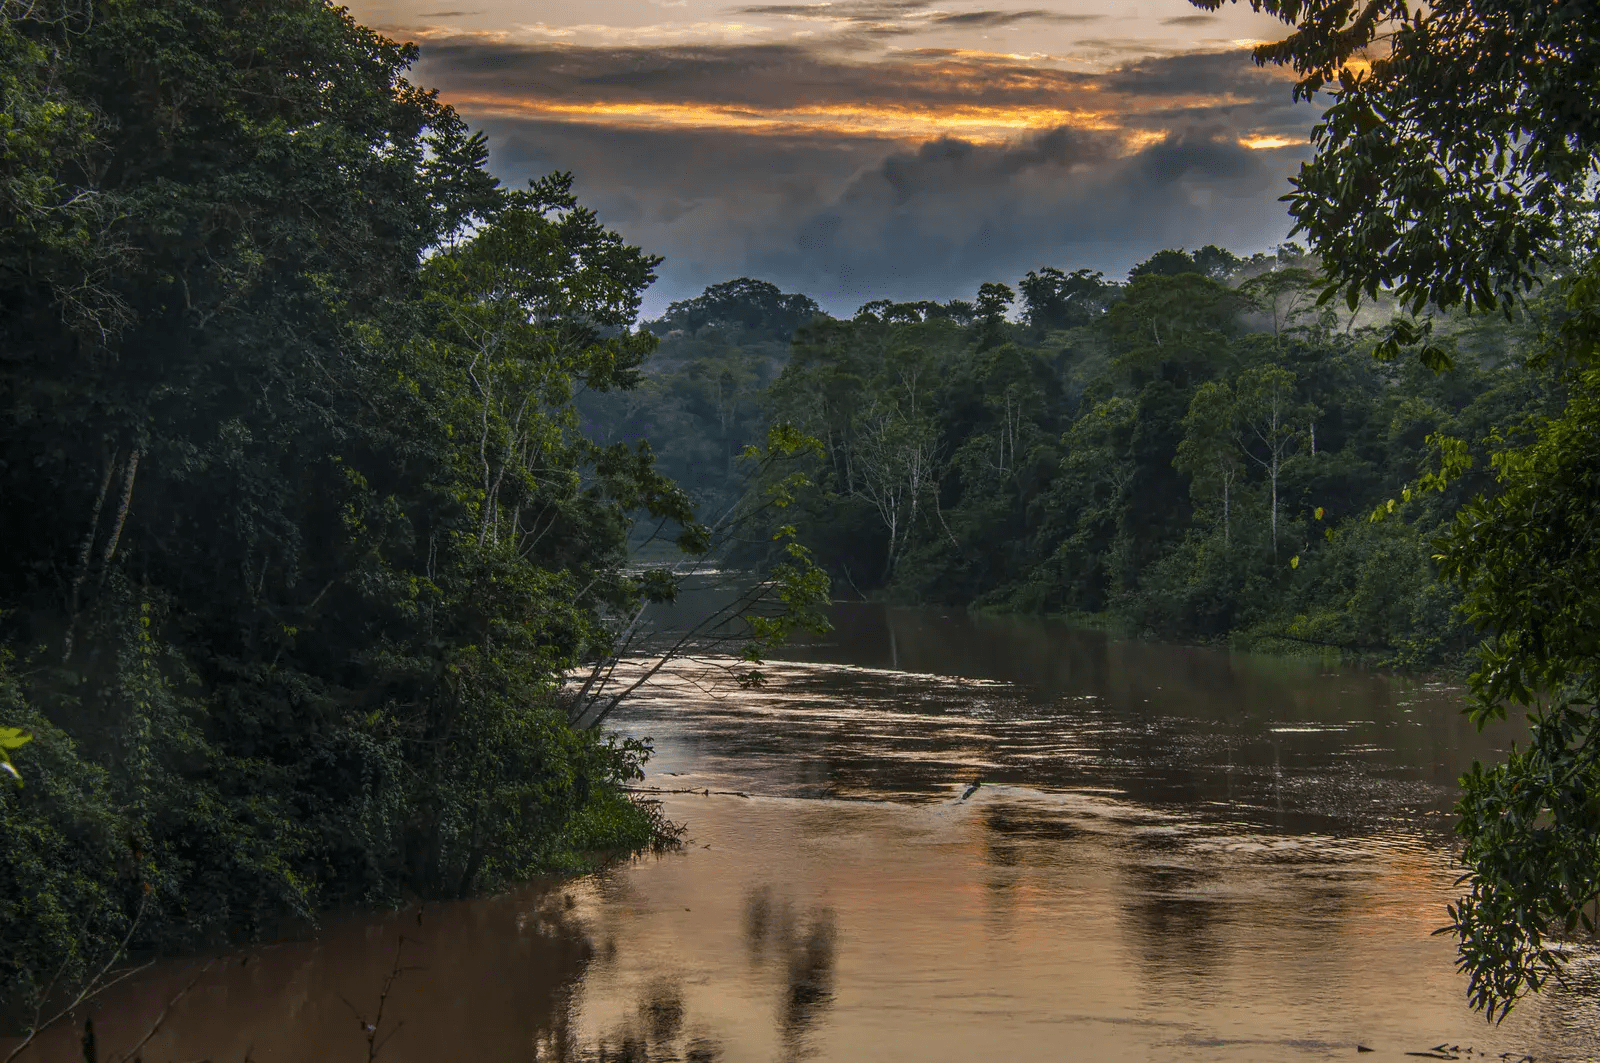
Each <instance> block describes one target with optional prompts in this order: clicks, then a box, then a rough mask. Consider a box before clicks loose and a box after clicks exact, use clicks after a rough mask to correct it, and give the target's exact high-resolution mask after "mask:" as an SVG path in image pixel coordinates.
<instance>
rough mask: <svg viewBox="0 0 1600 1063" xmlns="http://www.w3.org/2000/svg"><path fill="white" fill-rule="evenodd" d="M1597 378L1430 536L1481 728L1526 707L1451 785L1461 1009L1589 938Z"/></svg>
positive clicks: (1596, 646)
mask: <svg viewBox="0 0 1600 1063" xmlns="http://www.w3.org/2000/svg"><path fill="white" fill-rule="evenodd" d="M1597 416H1600V371H1597V370H1593V369H1588V370H1584V371H1582V372H1580V373H1578V374H1577V375H1576V376H1575V378H1574V379H1573V380H1572V382H1571V386H1570V390H1569V398H1568V403H1567V406H1566V408H1565V410H1564V411H1563V412H1562V413H1561V415H1560V416H1558V417H1554V418H1550V419H1547V420H1545V421H1544V422H1543V423H1542V424H1541V425H1540V426H1539V428H1538V430H1537V432H1536V434H1535V436H1534V438H1533V439H1532V440H1531V441H1530V442H1529V443H1528V444H1526V445H1525V446H1521V447H1515V448H1508V449H1505V450H1501V451H1500V452H1498V453H1496V454H1495V455H1494V456H1493V459H1492V462H1493V466H1494V469H1495V473H1496V476H1497V478H1498V480H1499V482H1500V490H1499V492H1498V493H1497V494H1495V495H1493V496H1492V497H1485V496H1478V497H1476V498H1474V499H1472V500H1471V501H1469V502H1468V503H1467V504H1466V505H1465V506H1463V507H1462V509H1461V511H1460V513H1459V514H1458V515H1457V516H1456V518H1455V520H1454V521H1453V522H1452V524H1451V525H1450V527H1449V529H1448V532H1447V534H1446V535H1445V536H1444V537H1443V539H1442V540H1441V542H1440V545H1439V551H1440V553H1439V559H1440V567H1441V569H1442V570H1443V571H1444V572H1445V573H1446V574H1447V575H1448V576H1449V577H1451V578H1452V579H1453V580H1455V581H1456V582H1457V583H1458V584H1459V585H1460V586H1461V587H1462V589H1463V591H1464V595H1465V597H1464V610H1465V612H1466V614H1467V616H1468V617H1469V618H1470V619H1471V620H1472V622H1473V623H1474V624H1475V625H1476V626H1477V627H1479V628H1481V629H1484V630H1486V631H1487V632H1488V638H1487V639H1486V641H1485V642H1484V644H1483V647H1482V649H1481V650H1480V652H1479V654H1478V667H1477V669H1476V670H1475V671H1474V672H1473V674H1472V677H1471V687H1472V693H1473V698H1474V703H1473V706H1472V712H1473V715H1474V716H1475V718H1477V719H1478V720H1480V721H1482V720H1485V719H1488V718H1490V717H1494V716H1501V717H1503V716H1504V715H1505V713H1506V709H1507V706H1519V707H1527V708H1528V709H1529V710H1530V712H1529V719H1530V722H1531V723H1532V727H1533V730H1532V733H1531V735H1530V739H1529V743H1528V746H1527V747H1526V748H1525V749H1519V750H1513V752H1512V754H1511V755H1510V756H1509V757H1508V758H1507V760H1506V761H1505V762H1504V763H1502V764H1498V765H1494V766H1492V767H1488V768H1485V767H1482V766H1478V767H1475V768H1474V770H1473V771H1472V772H1471V773H1470V774H1468V775H1467V776H1466V778H1465V779H1463V787H1464V794H1463V796H1462V799H1461V802H1460V805H1459V812H1460V814H1461V817H1462V819H1461V828H1460V829H1461V832H1462V834H1463V835H1464V836H1465V838H1466V839H1467V848H1466V851H1465V853H1464V854H1463V859H1464V861H1465V862H1466V863H1467V865H1468V866H1469V867H1470V868H1471V869H1472V873H1471V875H1470V876H1469V878H1468V882H1469V884H1470V892H1469V894H1468V895H1467V896H1466V897H1464V898H1463V899H1462V900H1461V901H1460V902H1459V903H1458V904H1457V905H1456V906H1455V907H1454V908H1452V911H1451V914H1452V916H1453V920H1454V925H1453V929H1454V931H1455V932H1456V933H1457V934H1458V935H1459V936H1460V938H1461V964H1462V966H1463V968H1464V969H1465V970H1466V971H1467V972H1468V973H1469V975H1470V976H1471V988H1470V992H1471V995H1472V999H1473V1003H1474V1005H1475V1006H1478V1007H1481V1008H1484V1009H1485V1010H1487V1011H1488V1012H1489V1014H1491V1015H1496V1014H1498V1015H1504V1014H1505V1012H1506V1011H1507V1010H1508V1009H1509V1008H1510V1006H1511V1005H1512V1004H1513V1003H1514V1002H1515V1001H1516V1000H1517V998H1518V997H1520V996H1521V995H1523V994H1524V993H1526V992H1529V991H1533V990H1537V989H1538V988H1539V987H1540V986H1541V985H1542V984H1543V983H1544V982H1545V981H1547V980H1548V979H1549V978H1551V977H1553V976H1555V975H1556V973H1557V972H1558V970H1559V967H1560V964H1561V961H1562V953H1561V942H1562V940H1563V939H1567V938H1570V937H1571V936H1572V935H1573V934H1574V932H1575V931H1577V930H1579V929H1582V930H1585V931H1589V932H1593V931H1594V930H1595V929H1596V928H1595V926H1594V919H1593V916H1592V915H1591V914H1590V913H1589V912H1588V911H1586V910H1585V908H1586V906H1591V905H1592V902H1593V901H1594V898H1595V896H1596V894H1597V893H1600V847H1597V845H1596V841H1595V839H1596V838H1600V802H1597V798H1596V795H1597V794H1600V762H1597V758H1596V749H1597V748H1600V747H1597V744H1596V735H1595V729H1596V727H1597V726H1600V724H1597V718H1596V714H1595V712H1594V706H1595V704H1596V696H1597V694H1600V687H1597V685H1596V684H1597V677H1600V668H1597V665H1600V641H1597V635H1596V620H1597V610H1600V602H1597V600H1596V597H1595V595H1594V594H1593V593H1592V588H1593V587H1594V586H1595V580H1596V579H1597V578H1600V553H1597V552H1596V551H1595V550H1594V549H1593V546H1592V544H1593V541H1594V537H1595V535H1596V533H1597V531H1600V493H1597V491H1596V487H1595V485H1596V483H1597V482H1600V481H1597V476H1596V473H1597V470H1600V445H1597V439H1600V435H1597V433H1596V431H1595V423H1596V418H1597Z"/></svg>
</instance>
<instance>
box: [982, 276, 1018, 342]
mask: <svg viewBox="0 0 1600 1063" xmlns="http://www.w3.org/2000/svg"><path fill="white" fill-rule="evenodd" d="M1016 298H1017V294H1016V293H1015V292H1013V291H1012V290H1011V286H1010V285H1008V284H999V283H997V282H994V281H986V282H984V283H983V284H980V285H978V301H977V304H976V309H975V312H976V315H977V318H978V328H979V330H980V332H981V334H982V338H981V339H980V340H979V346H980V347H992V346H994V345H995V344H997V343H1000V342H1001V341H1002V340H1003V339H1004V337H1005V324H1006V311H1008V310H1009V309H1010V308H1011V304H1012V303H1013V302H1014V301H1015V300H1016Z"/></svg>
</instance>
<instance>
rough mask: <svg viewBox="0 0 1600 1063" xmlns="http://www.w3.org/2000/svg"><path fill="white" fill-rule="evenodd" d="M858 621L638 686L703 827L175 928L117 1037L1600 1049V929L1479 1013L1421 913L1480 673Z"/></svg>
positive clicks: (1053, 628)
mask: <svg viewBox="0 0 1600 1063" xmlns="http://www.w3.org/2000/svg"><path fill="white" fill-rule="evenodd" d="M835 620H836V624H837V630H836V632H835V633H834V635H833V636H831V637H830V639H829V640H828V641H827V642H826V643H823V644H818V645H810V646H804V647H799V648H797V649H795V650H794V651H792V653H791V654H790V656H792V657H794V658H795V660H793V661H788V662H783V663H777V664H774V665H772V666H771V667H770V668H769V669H768V677H769V683H768V685H767V686H766V687H765V688H763V689H761V690H759V691H741V690H739V689H738V688H737V687H732V686H730V685H729V684H728V683H727V682H726V681H725V680H724V679H723V678H722V672H721V671H720V670H719V669H718V668H717V667H716V666H715V665H716V662H712V661H707V662H701V663H698V664H685V665H683V666H682V667H681V668H679V669H677V670H676V672H675V673H674V674H673V675H671V676H669V677H666V678H665V679H664V681H662V682H660V683H658V684H656V685H654V686H653V687H651V688H647V692H646V693H645V694H644V695H643V696H642V697H641V698H640V699H639V700H638V701H637V702H635V703H634V704H633V705H631V706H630V707H628V708H626V709H624V710H622V711H619V713H618V715H617V716H616V717H614V719H613V721H612V723H613V725H614V726H615V727H616V728H617V729H619V730H620V731H623V732H625V733H628V734H632V735H637V736H641V737H643V736H649V737H652V738H653V739H654V740H655V746H656V750H657V754H656V756H655V758H654V759H653V760H652V761H651V763H650V766H649V769H650V774H649V777H648V778H647V779H646V780H645V783H644V785H645V786H647V787H654V788H656V789H658V790H662V791H680V792H670V793H663V794H661V795H660V796H661V799H662V800H663V801H664V802H665V808H666V811H667V813H668V814H669V815H670V816H671V817H672V818H673V819H674V820H676V821H678V822H680V823H682V824H684V825H685V826H686V827H687V839H688V842H687V844H686V845H685V847H684V849H683V851H681V852H678V853H674V854H669V855H666V856H661V857H648V858H644V859H640V860H636V861H633V862H629V863H623V864H619V865H617V866H614V867H612V868H611V869H609V870H607V871H604V872H601V873H598V874H595V875H590V876H587V877H584V878H580V879H574V880H567V881H559V882H543V883H534V884H530V885H528V886H527V887H524V888H523V889H520V890H517V891H514V892H511V893H508V894H503V895H499V896H495V897H490V898H485V899H481V900H474V901H465V902H460V903H453V904H439V905H429V906H427V907H425V908H422V909H415V908H414V909H410V910H407V911H402V912H396V913H387V914H381V915H369V916H361V917H330V918H329V919H327V920H326V921H325V922H324V924H323V926H322V927H321V928H320V929H319V930H318V931H317V932H316V933H315V934H312V935H308V936H307V937H305V938H304V939H303V940H296V941H291V942H287V943H283V944H277V945H272V946H267V947H258V948H252V949H246V950H240V951H236V952H231V953H227V954H222V955H217V956H203V957H195V958H192V959H184V960H175V961H170V962H165V963H162V964H159V965H157V966H155V967H153V968H151V969H149V970H148V971H145V972H143V973H141V974H140V975H139V976H137V977H136V978H133V979H130V980H129V981H127V982H125V983H122V984H120V985H118V986H116V987H114V988H113V989H112V990H111V991H110V992H108V993H107V994H106V995H105V996H104V997H103V998H101V999H100V1000H99V1001H98V1002H97V1003H96V1004H95V1005H94V1006H93V1008H92V1011H93V1014H94V1018H95V1025H96V1034H97V1040H98V1044H99V1050H100V1059H102V1060H117V1059H119V1058H120V1057H121V1056H122V1055H124V1054H127V1053H128V1052H129V1051H130V1050H131V1049H132V1047H133V1046H134V1045H136V1044H138V1043H139V1042H140V1040H141V1038H144V1037H146V1035H147V1033H148V1032H149V1031H150V1030H151V1029H152V1027H155V1028H156V1029H155V1033H154V1034H153V1035H151V1036H149V1038H148V1040H146V1041H145V1043H144V1046H143V1048H142V1049H141V1050H140V1052H139V1057H140V1058H142V1060H144V1063H181V1061H191V1060H211V1061H214V1063H242V1061H244V1060H254V1061H256V1063H268V1061H277V1060H329V1061H352V1063H359V1061H362V1060H384V1061H388V1063H411V1061H416V1063H423V1061H430V1063H440V1061H452V1060H462V1061H482V1063H499V1061H506V1063H510V1061H518V1063H533V1061H544V1060H549V1061H556V1060H571V1061H579V1060H582V1061H600V1060H608V1061H623V1060H635V1061H644V1060H650V1061H668V1060H676V1061H682V1063H690V1061H712V1060H716V1061H723V1063H756V1061H760V1063H767V1061H786V1060H802V1059H804V1060H818V1061H841V1063H845V1061H864V1063H865V1061H878V1060H882V1061H885V1063H899V1061H904V1063H930V1061H962V1063H966V1061H986V1060H1018V1061H1046V1060H1086V1061H1087V1060H1095V1061H1099V1060H1173V1061H1187V1060H1230V1061H1231V1060H1238V1061H1258V1060H1259V1061H1274V1063H1276V1061H1288V1060H1300V1059H1308V1060H1315V1059H1340V1058H1346V1057H1349V1058H1356V1057H1357V1055H1358V1048H1357V1046H1358V1045H1360V1046H1363V1047H1366V1048H1370V1049H1372V1050H1373V1051H1372V1053H1371V1054H1360V1058H1362V1059H1364V1060H1375V1061H1376V1060H1405V1059H1416V1058H1425V1057H1421V1056H1417V1055H1415V1053H1428V1054H1429V1056H1431V1057H1432V1058H1459V1059H1474V1060H1475V1059H1500V1058H1502V1057H1503V1058H1506V1059H1509V1060H1519V1059H1522V1058H1523V1057H1524V1056H1531V1057H1533V1059H1534V1060H1536V1061H1539V1063H1545V1061H1556V1060H1595V1059H1600V1026H1597V1023H1596V1019H1597V1017H1600V1005H1597V999H1600V996H1597V993H1600V960H1597V961H1595V962H1591V961H1590V960H1589V959H1587V958H1580V959H1579V960H1578V961H1577V962H1575V964H1574V965H1573V967H1572V969H1571V978H1570V984H1569V985H1568V986H1567V987H1565V988H1560V989H1556V990H1553V991H1551V992H1549V993H1548V994H1547V995H1546V996H1545V997H1544V998H1543V999H1540V1000H1538V1001H1536V1002H1531V1003H1527V1004H1524V1005H1523V1006H1522V1007H1520V1008H1519V1009H1518V1010H1517V1011H1516V1012H1514V1013H1513V1015H1512V1017H1511V1018H1510V1019H1509V1020H1507V1021H1506V1022H1505V1023H1504V1024H1502V1025H1500V1026H1491V1025H1488V1024H1486V1023H1485V1022H1484V1021H1483V1019H1482V1018H1481V1017H1479V1016H1477V1015H1476V1014H1474V1013H1473V1012H1471V1011H1470V1010H1469V1009H1468V1008H1467V1007H1466V1006H1465V1003H1464V995H1463V994H1464V986H1465V980H1464V978H1463V977H1462V976H1461V975H1459V974H1458V973H1457V972H1456V971H1455V969H1454V965H1453V961H1454V949H1453V945H1452V942H1451V940H1450V939H1449V938H1448V937H1435V936H1433V935H1432V933H1431V932H1432V931H1433V930H1435V929H1436V928H1437V927H1439V926H1440V925H1441V924H1443V923H1444V922H1445V921H1446V918H1447V916H1446V914H1445V910H1444V906H1445V904H1446V903H1448V901H1449V900H1450V899H1452V898H1453V897H1454V895H1455V886H1454V882H1455V877H1456V874H1457V872H1456V870H1455V868H1454V867H1453V865H1452V856H1451V854H1452V847H1453V842H1452V837H1451V833H1450V826H1451V818H1450V815H1449V808H1450V805H1451V803H1452V801H1453V795H1452V789H1453V786H1454V780H1455V779H1456V777H1457V776H1459V774H1460V773H1461V772H1462V771H1463V770H1464V769H1465V768H1467V767H1468V766H1469V765H1470V764H1471V763H1472V761H1473V760H1474V759H1475V758H1488V757H1492V756H1495V755H1497V753H1498V750H1500V749H1502V748H1504V747H1505V746H1506V745H1507V744H1508V743H1509V742H1510V741H1511V740H1512V739H1513V738H1514V737H1516V734H1517V730H1518V728H1516V727H1515V726H1511V725H1507V726H1506V727H1504V728H1502V729H1500V730H1498V731H1495V730H1491V731H1490V732H1489V733H1487V734H1479V733H1478V732H1477V730H1476V729H1475V728H1474V727H1473V726H1472V725H1471V724H1470V723H1469V722H1468V721H1467V720H1465V719H1464V718H1463V717H1462V716H1461V715H1460V711H1459V709H1460V697H1459V693H1458V692H1457V691H1454V690H1452V689H1450V688H1449V687H1446V686H1443V685H1437V684H1426V683H1420V682H1415V681H1407V680H1401V679H1395V678H1392V677H1387V676H1383V675H1378V674H1375V673H1368V672H1361V671H1358V670H1354V669H1351V668H1346V667H1337V666H1333V665H1325V664H1319V663H1316V662H1308V661H1297V660H1283V659H1275V658H1269V657H1257V656H1250V655H1243V654H1237V653H1230V652H1228V651H1225V650H1213V649H1199V648H1190V647H1174V646H1162V645H1154V644H1149V643H1139V642H1130V641H1120V640H1116V639H1112V638H1108V637H1106V636H1104V635H1101V634H1097V633H1092V632H1083V631H1075V630H1072V629H1069V628H1066V627H1062V626H1057V625H1053V624H1049V623H1046V622H1042V621H1037V620H1020V619H1005V618H981V617H970V616H967V615H964V614H943V613H938V612H933V611H927V610H885V609H883V608H881V607H877V606H865V605H863V606H840V607H838V609H837V610H836V616H835ZM973 783H981V785H979V786H978V787H977V788H976V789H973V788H972V784H973ZM691 790H692V791H694V792H681V791H691ZM386 987H387V992H386ZM380 1007H381V1015H380ZM164 1011H165V1015H164V1017H163V1012H164ZM158 1020H159V1022H158ZM374 1026H375V1027H376V1028H375V1029H373V1030H369V1029H368V1027H374ZM1436 1046H1437V1048H1436ZM4 1049H5V1042H3V1041H0V1053H3V1051H4ZM1407 1053H1413V1055H1410V1056H1408V1055H1407ZM82 1058H83V1055H82V1053H81V1050H80V1049H79V1047H78V1033H77V1031H76V1030H72V1029H66V1028H63V1029H61V1030H60V1031H58V1032H57V1033H56V1034H55V1035H54V1036H51V1037H46V1038H44V1039H43V1041H42V1042H41V1043H39V1044H38V1045H36V1046H34V1047H31V1048H30V1049H29V1050H28V1051H27V1052H26V1053H24V1054H23V1055H22V1056H21V1057H19V1063H20V1061H21V1060H30V1059H36V1060H41V1061H44V1060H51V1061H55V1060H61V1061H69V1060H70V1061H77V1060H81V1059H82Z"/></svg>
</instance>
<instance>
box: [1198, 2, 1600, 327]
mask: <svg viewBox="0 0 1600 1063" xmlns="http://www.w3.org/2000/svg"><path fill="white" fill-rule="evenodd" d="M1192 2H1193V3H1194V4H1195V5H1196V6H1198V7H1202V8H1205V9H1207V10H1215V9H1216V8H1218V7H1221V6H1222V5H1223V3H1225V2H1228V0H1192ZM1250 4H1251V6H1252V7H1254V8H1255V9H1256V10H1258V11H1266V12H1269V13H1271V14H1273V15H1276V16H1278V17H1279V18H1281V19H1282V20H1283V21H1285V22H1287V23H1289V24H1290V25H1292V26H1294V28H1295V31H1294V32H1293V33H1292V34H1290V35H1289V36H1288V37H1286V38H1285V39H1283V40H1281V41H1278V42H1275V43H1272V44H1264V45H1261V46H1259V47H1258V48H1257V49H1256V51H1255V56H1256V61H1257V62H1258V63H1275V64H1280V65H1285V66H1289V67H1292V68H1293V69H1294V71H1295V72H1296V73H1297V74H1298V75H1299V81H1298V83H1297V85H1296V87H1295V93H1296V96H1297V97H1298V98H1302V99H1310V98H1312V97H1313V95H1314V94H1316V93H1318V92H1321V91H1323V90H1326V89H1328V88H1329V87H1330V86H1332V92H1333V102H1332V105H1331V106H1330V107H1329V108H1328V110H1327V111H1326V113H1325V114H1324V116H1323V120H1322V122H1321V123H1320V124H1319V125H1318V126H1317V129H1316V131H1315V133H1314V135H1313V141H1314V143H1315V146H1316V155H1315V157H1314V158H1313V159H1312V160H1311V161H1310V162H1308V163H1306V164H1305V165H1304V166H1302V167H1301V170H1300V174H1299V176H1298V177H1296V178H1295V179H1294V182H1293V184H1294V191H1293V192H1292V193H1291V194H1290V196H1289V202H1290V211H1291V212H1292V213H1293V214H1294V216H1295V219H1296V221H1297V222H1298V229H1299V231H1303V232H1305V233H1306V234H1307V235H1308V236H1309V237H1310V239H1311V243H1312V245H1313V247H1314V248H1315V250H1316V252H1317V253H1318V254H1319V255H1320V256H1321V257H1322V260H1323V263H1324V265H1325V267H1326V268H1327V269H1328V271H1329V273H1330V276H1331V277H1332V278H1333V280H1334V281H1335V282H1336V283H1337V284H1338V285H1339V286H1341V287H1342V288H1343V289H1344V290H1345V291H1346V292H1347V293H1348V294H1349V296H1350V297H1351V298H1356V297H1358V296H1362V295H1365V296H1367V297H1372V296H1374V295H1376V294H1377V293H1378V292H1379V291H1380V290H1382V289H1393V290H1395V291H1396V292H1397V293H1398V294H1399V295H1400V296H1401V298H1403V299H1405V300H1406V301H1407V302H1408V303H1410V304H1411V305H1412V306H1413V307H1414V308H1416V309H1420V308H1422V307H1423V306H1424V305H1426V304H1428V303H1432V304H1434V305H1436V306H1440V307H1451V306H1455V305H1457V304H1461V303H1465V304H1468V305H1470V306H1472V307H1475V308H1478V309H1489V308H1493V307H1500V308H1510V307H1512V306H1514V305H1515V303H1516V300H1517V299H1518V298H1519V297H1520V296H1522V295H1523V294H1525V293H1527V292H1528V291H1529V290H1530V289H1531V288H1532V287H1533V286H1534V285H1535V284H1536V283H1537V281H1538V279H1539V278H1540V276H1541V273H1542V272H1543V271H1544V270H1545V269H1546V268H1548V267H1549V266H1551V265H1553V264H1557V262H1556V260H1557V258H1558V254H1559V248H1560V247H1561V245H1562V244H1563V242H1564V240H1565V235H1566V234H1565V232H1564V229H1565V228H1566V227H1567V226H1568V225H1569V224H1570V219H1569V215H1568V212H1569V209H1570V208H1571V207H1572V206H1573V205H1574V204H1575V203H1583V202H1586V201H1588V200H1589V199H1590V198H1591V191H1592V189H1591V185H1590V182H1591V181H1592V180H1593V179H1594V177H1595V176H1596V152H1597V149H1600V96H1597V94H1596V92H1595V81H1594V78H1595V71H1596V70H1600V9H1597V8H1596V7H1595V5H1594V4H1592V3H1587V2H1583V3H1551V2H1547V0H1437V2H1435V3H1430V4H1417V3H1412V2H1410V0H1365V2H1354V0H1250Z"/></svg>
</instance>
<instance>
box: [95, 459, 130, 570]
mask: <svg viewBox="0 0 1600 1063" xmlns="http://www.w3.org/2000/svg"><path fill="white" fill-rule="evenodd" d="M138 472H139V448H138V447H134V448H133V450H131V451H129V453H128V467H127V470H126V471H125V472H124V473H123V474H122V497H121V498H120V499H118V500H117V516H116V519H115V520H114V521H112V522H111V538H109V539H107V540H106V548H105V551H104V552H103V553H102V554H101V555H100V582H101V583H104V582H105V579H106V569H108V568H110V567H111V559H112V558H114V557H116V556H117V542H118V540H120V539H121V538H122V526H123V525H124V524H125V523H126V522H127V520H128V507H129V506H130V505H132V504H133V478H134V477H135V476H136V475H138Z"/></svg>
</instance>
